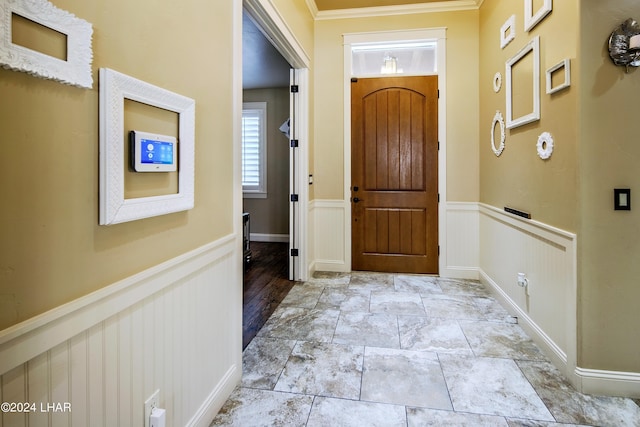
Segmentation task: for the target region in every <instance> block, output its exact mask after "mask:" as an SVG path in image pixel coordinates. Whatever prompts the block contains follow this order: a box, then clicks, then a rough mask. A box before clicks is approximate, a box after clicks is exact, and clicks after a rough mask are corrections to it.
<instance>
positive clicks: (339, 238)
mask: <svg viewBox="0 0 640 427" xmlns="http://www.w3.org/2000/svg"><path fill="white" fill-rule="evenodd" d="M345 203H348V202H345V201H344V200H314V201H313V202H311V204H310V211H311V216H312V217H313V220H312V221H311V223H313V228H312V229H311V230H312V231H311V233H312V234H313V239H312V240H313V243H314V246H313V249H312V253H313V255H314V258H313V261H312V262H311V266H310V268H309V269H310V270H311V272H312V273H313V272H314V271H337V272H348V271H351V257H350V254H349V253H348V251H349V250H350V249H349V248H350V247H351V242H350V241H348V235H347V224H345V217H346V213H345V209H346V206H345ZM348 255H349V256H348ZM347 256H348V257H347Z"/></svg>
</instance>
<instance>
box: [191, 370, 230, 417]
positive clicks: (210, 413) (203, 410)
mask: <svg viewBox="0 0 640 427" xmlns="http://www.w3.org/2000/svg"><path fill="white" fill-rule="evenodd" d="M241 376H242V373H241V372H240V370H239V369H238V367H237V365H233V366H231V367H230V368H229V370H228V371H227V373H226V374H225V375H224V377H222V379H221V380H220V382H219V383H218V385H217V386H216V387H215V388H214V389H213V391H212V392H211V394H210V395H209V396H208V397H207V399H206V400H205V401H204V402H203V404H202V406H200V408H198V410H197V411H196V413H195V414H194V415H193V418H191V419H190V420H189V421H188V422H187V424H186V426H188V427H209V425H210V424H211V420H213V419H214V418H215V416H216V414H217V413H218V412H219V411H220V408H222V406H223V405H224V403H225V402H226V401H227V399H228V397H229V395H230V394H231V393H232V392H233V390H234V389H235V388H236V386H237V385H238V384H239V383H240V379H241Z"/></svg>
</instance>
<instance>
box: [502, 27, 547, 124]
mask: <svg viewBox="0 0 640 427" xmlns="http://www.w3.org/2000/svg"><path fill="white" fill-rule="evenodd" d="M528 55H532V56H533V61H531V62H532V69H531V70H524V71H526V72H524V73H521V74H523V75H524V74H526V75H529V76H530V77H531V80H532V82H531V97H532V105H531V106H530V108H528V109H527V111H528V112H526V113H525V114H522V115H520V116H519V117H514V104H513V100H514V95H517V96H518V97H520V96H522V97H524V96H526V94H525V93H522V94H520V95H519V94H514V93H513V92H514V76H513V74H514V70H515V69H516V68H517V67H521V66H522V65H519V63H520V62H521V61H522V59H523V58H525V57H527V56H528ZM505 76H506V85H505V86H506V91H505V92H506V101H507V129H512V128H515V127H518V126H522V125H525V124H527V123H531V122H535V121H536V120H540V37H539V36H538V37H535V38H534V39H532V40H531V41H530V42H529V43H527V45H526V46H525V47H523V48H522V49H520V51H519V52H518V53H516V54H515V56H514V57H513V58H511V59H509V60H508V61H507V63H506V71H505Z"/></svg>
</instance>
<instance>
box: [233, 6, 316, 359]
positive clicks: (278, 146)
mask: <svg viewBox="0 0 640 427" xmlns="http://www.w3.org/2000/svg"><path fill="white" fill-rule="evenodd" d="M278 19H279V18H278V15H277V14H276V13H275V11H273V10H271V9H269V8H268V7H265V5H262V4H261V3H260V2H258V1H255V0H247V1H245V2H244V10H243V36H242V39H243V42H242V44H243V49H242V50H243V97H242V98H243V99H242V101H243V120H242V122H243V125H242V131H243V135H242V136H243V137H242V143H243V152H242V158H243V160H242V163H243V164H242V167H243V177H242V181H243V182H242V183H243V190H242V191H243V206H242V209H243V212H244V214H245V215H244V218H246V222H247V226H246V227H245V228H246V229H248V230H247V231H245V233H246V234H248V240H249V242H248V247H245V248H244V250H245V256H244V258H245V270H244V292H243V347H246V345H247V344H248V343H249V342H250V341H251V339H252V338H253V337H254V336H255V335H256V334H257V332H258V331H259V330H260V328H261V327H262V326H263V325H264V323H265V322H266V320H267V319H268V318H269V316H270V315H271V314H272V313H273V311H275V309H276V308H277V306H278V305H279V303H280V302H281V301H282V300H283V299H284V297H285V296H286V295H287V293H288V291H289V290H290V289H291V287H292V286H293V283H294V282H293V281H297V280H306V278H307V267H306V265H307V263H306V259H307V253H306V252H307V251H306V214H305V213H306V212H307V209H308V208H307V206H308V191H307V187H306V183H307V181H306V176H307V170H308V160H307V159H308V154H307V150H308V146H307V145H306V143H307V141H308V138H307V135H308V130H307V127H306V123H308V110H309V109H308V106H307V103H308V95H307V91H308V85H307V70H306V67H307V64H308V63H309V60H308V59H307V57H306V55H304V51H302V50H301V48H300V47H299V45H297V43H296V42H295V39H294V38H293V37H292V36H291V35H290V34H288V33H286V26H284V25H283V23H281V22H279V21H278ZM283 28H284V29H285V30H284V32H283V30H282V29H283ZM294 86H295V88H294ZM302 177H304V179H303V178H302ZM246 214H248V215H246ZM247 261H248V262H247Z"/></svg>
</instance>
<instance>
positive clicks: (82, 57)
mask: <svg viewBox="0 0 640 427" xmlns="http://www.w3.org/2000/svg"><path fill="white" fill-rule="evenodd" d="M16 20H22V21H26V22H28V23H29V25H32V26H34V27H37V26H41V27H43V29H45V30H50V31H51V32H52V33H57V34H59V35H62V37H63V38H64V39H65V40H66V46H65V49H64V50H65V51H66V58H64V57H63V58H57V57H55V56H51V55H48V54H46V53H43V52H39V51H37V50H33V49H30V48H29V47H26V46H22V45H20V44H19V43H16V42H15V40H14V31H13V29H14V28H13V27H14V24H15V22H16ZM45 32H46V31H45ZM92 34H93V28H92V27H91V24H90V23H88V22H87V21H84V20H82V19H80V18H77V17H76V16H75V15H73V14H71V13H69V12H67V11H64V10H62V9H58V8H57V7H55V6H54V5H53V4H51V3H49V2H48V1H46V0H0V65H2V66H3V67H4V68H8V69H11V70H14V71H23V72H25V73H29V74H32V75H34V76H36V77H40V78H43V79H50V80H56V81H59V82H61V83H65V84H69V85H73V86H78V87H83V88H91V87H93V77H92V74H91V72H92V71H91V61H92V59H93V51H92V49H91V36H92Z"/></svg>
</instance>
